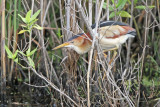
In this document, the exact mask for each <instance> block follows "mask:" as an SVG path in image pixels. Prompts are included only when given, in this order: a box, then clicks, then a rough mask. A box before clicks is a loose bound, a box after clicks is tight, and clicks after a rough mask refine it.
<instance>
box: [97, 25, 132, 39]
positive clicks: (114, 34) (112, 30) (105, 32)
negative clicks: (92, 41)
mask: <svg viewBox="0 0 160 107" xmlns="http://www.w3.org/2000/svg"><path fill="white" fill-rule="evenodd" d="M133 32H135V29H133V28H132V27H130V26H120V25H113V26H104V27H100V28H99V29H98V33H99V34H100V35H101V36H104V37H106V38H118V37H119V36H122V35H126V34H131V35H132V33H133ZM133 36H134V35H133Z"/></svg>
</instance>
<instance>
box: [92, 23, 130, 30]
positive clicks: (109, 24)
mask: <svg viewBox="0 0 160 107" xmlns="http://www.w3.org/2000/svg"><path fill="white" fill-rule="evenodd" d="M112 25H120V26H129V25H128V24H126V23H123V22H116V21H101V22H100V23H99V24H98V28H99V27H104V26H112ZM95 27H96V23H95V24H93V25H92V26H91V28H92V29H94V28H95Z"/></svg>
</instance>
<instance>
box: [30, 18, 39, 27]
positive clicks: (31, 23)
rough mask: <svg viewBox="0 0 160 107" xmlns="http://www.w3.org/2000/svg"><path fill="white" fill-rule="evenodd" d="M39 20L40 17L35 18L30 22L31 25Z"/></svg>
mask: <svg viewBox="0 0 160 107" xmlns="http://www.w3.org/2000/svg"><path fill="white" fill-rule="evenodd" d="M37 20H38V19H34V20H33V21H31V22H30V23H29V26H31V25H33V24H34V23H35V22H36V21H37Z"/></svg>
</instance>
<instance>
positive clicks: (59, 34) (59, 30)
mask: <svg viewBox="0 0 160 107" xmlns="http://www.w3.org/2000/svg"><path fill="white" fill-rule="evenodd" d="M57 35H58V37H59V38H60V37H61V29H60V28H58V31H57Z"/></svg>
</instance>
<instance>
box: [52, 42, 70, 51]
mask: <svg viewBox="0 0 160 107" xmlns="http://www.w3.org/2000/svg"><path fill="white" fill-rule="evenodd" d="M68 45H70V43H69V42H65V43H63V44H61V45H59V46H57V47H55V48H53V49H52V50H56V49H59V48H62V47H65V46H68Z"/></svg>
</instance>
